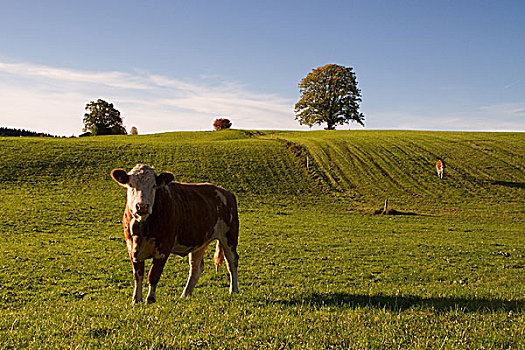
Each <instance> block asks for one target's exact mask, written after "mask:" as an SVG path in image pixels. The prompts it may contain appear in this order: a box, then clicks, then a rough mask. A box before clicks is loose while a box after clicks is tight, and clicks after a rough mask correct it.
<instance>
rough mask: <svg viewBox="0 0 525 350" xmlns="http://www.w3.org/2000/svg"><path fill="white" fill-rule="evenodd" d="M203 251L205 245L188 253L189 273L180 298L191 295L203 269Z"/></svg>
mask: <svg viewBox="0 0 525 350" xmlns="http://www.w3.org/2000/svg"><path fill="white" fill-rule="evenodd" d="M205 251H206V247H204V248H202V249H200V250H197V251H195V252H192V253H190V254H189V256H188V260H189V263H190V273H189V276H188V282H187V283H186V287H184V291H183V292H182V295H181V296H180V297H181V298H183V297H187V296H190V295H191V293H192V292H193V288H195V285H196V284H197V281H198V280H199V278H200V277H201V274H202V271H204V252H205Z"/></svg>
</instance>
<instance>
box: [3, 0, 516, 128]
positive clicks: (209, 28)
mask: <svg viewBox="0 0 525 350" xmlns="http://www.w3.org/2000/svg"><path fill="white" fill-rule="evenodd" d="M0 8H1V11H0V126H8V127H17V128H25V129H30V130H38V131H45V132H49V133H52V134H59V135H72V134H79V133H80V132H81V129H82V116H83V113H84V107H85V104H86V103H87V102H89V101H91V100H96V99H98V98H102V99H105V100H107V101H109V102H112V103H114V105H115V106H116V107H117V108H118V109H119V110H120V111H121V113H122V116H123V117H124V123H125V125H126V126H127V127H128V129H129V127H131V126H133V125H135V126H137V127H138V129H139V133H154V132H162V131H172V130H210V129H212V126H211V124H212V122H213V120H214V119H215V118H217V117H223V116H225V117H227V118H229V119H231V120H232V122H233V127H234V128H243V129H298V130H308V127H305V126H299V124H298V123H297V121H295V119H294V114H293V106H294V104H295V103H296V102H297V100H298V99H299V91H298V88H297V85H298V83H299V82H300V80H301V79H302V78H303V77H304V76H306V74H307V73H308V72H310V71H311V70H312V69H313V68H315V67H318V66H322V65H325V64H327V63H337V64H341V65H345V66H352V67H354V70H355V72H356V75H357V80H358V82H359V88H360V89H361V91H362V95H363V102H362V104H361V111H362V112H363V113H364V114H365V118H366V119H365V124H366V126H365V129H418V130H498V131H506V130H518V131H525V40H524V39H523V38H525V2H524V1H521V0H517V1H505V0H502V1H484V0H478V1H468V0H465V1H461V0H457V1H445V0H442V1H432V0H421V1H416V0H412V1H374V0H371V1H335V0H325V1H308V0H304V1H287V0H278V1H272V0H271V1H248V0H245V1H237V0H231V1H228V0H224V1H220V0H215V1H198V0H196V1H176V0H173V1H111V0H105V1H98V0H94V1H89V2H85V1H73V0H69V1H24V0H19V1H4V0H0ZM323 127H324V126H323ZM323 127H319V128H320V129H322V128H323ZM349 128H351V129H362V127H361V126H358V125H356V124H352V125H350V126H347V125H346V126H343V127H339V129H349Z"/></svg>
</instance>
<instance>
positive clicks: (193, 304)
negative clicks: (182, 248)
mask: <svg viewBox="0 0 525 350" xmlns="http://www.w3.org/2000/svg"><path fill="white" fill-rule="evenodd" d="M439 158H441V159H443V160H444V161H445V163H446V166H447V167H446V170H445V172H446V174H445V178H444V179H443V180H441V179H439V178H438V177H437V176H436V175H435V169H434V164H435V162H436V160H437V159H439ZM0 160H1V166H0V198H1V204H2V205H1V210H0V237H1V240H0V267H1V269H0V349H2V350H4V349H25V348H30V349H56V348H60V349H102V348H107V349H330V348H336V349H339V348H341V349H382V348H401V349H406V348H415V349H458V348H460V349H495V348H497V349H500V348H501V349H510V348H512V349H519V348H525V216H524V214H525V134H524V133H455V132H415V131H412V132H408V131H335V132H326V131H323V132H321V131H320V132H291V131H290V132H288V131H275V132H260V131H240V130H225V131H221V132H179V133H166V134H156V135H145V136H101V137H92V138H79V139H47V138H0ZM307 162H308V168H307V166H306V165H307ZM137 163H146V164H149V165H153V166H155V168H156V169H157V170H159V171H171V172H173V174H174V175H175V178H176V181H181V182H212V183H215V184H219V185H221V186H223V187H225V188H226V189H229V190H231V191H232V192H234V193H235V194H236V196H237V198H238V202H239V216H240V221H241V230H240V240H239V247H238V252H239V255H240V261H239V288H240V293H239V294H236V295H232V296H229V294H228V285H229V281H228V277H227V273H226V269H224V268H223V269H222V270H221V271H220V273H219V274H215V271H214V268H213V263H212V254H213V249H209V251H208V252H207V257H206V259H205V263H206V269H205V272H204V273H203V276H202V277H201V279H200V281H199V283H198V284H197V287H196V289H195V291H194V295H193V296H192V297H191V298H188V299H179V295H180V293H181V292H182V289H183V287H184V284H185V282H186V278H187V274H188V263H187V259H181V258H179V257H177V256H172V257H171V258H170V260H169V261H168V264H167V266H166V269H165V270H164V273H163V275H162V278H161V282H160V284H159V287H158V289H157V300H158V302H157V303H156V304H153V305H148V306H146V305H134V306H133V305H131V304H130V302H131V294H132V288H133V279H132V268H131V263H130V262H129V258H128V257H127V252H126V247H125V244H124V240H123V234H122V227H121V223H120V221H121V218H122V212H123V207H124V204H125V196H126V194H125V190H123V189H122V188H121V187H120V186H118V185H117V184H116V183H114V182H113V181H112V180H111V178H110V176H109V172H110V171H111V170H112V169H114V168H125V169H127V170H129V169H130V168H131V167H133V166H134V165H135V164H137ZM385 198H388V199H389V203H390V206H391V207H392V208H394V209H396V210H398V211H399V212H402V213H404V214H407V215H396V216H384V215H373V212H374V211H375V210H376V209H381V208H382V207H383V203H384V200H385Z"/></svg>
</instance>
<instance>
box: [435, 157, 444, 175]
mask: <svg viewBox="0 0 525 350" xmlns="http://www.w3.org/2000/svg"><path fill="white" fill-rule="evenodd" d="M436 171H437V174H438V176H439V177H440V178H441V179H442V178H443V175H445V163H443V161H442V160H438V161H437V163H436Z"/></svg>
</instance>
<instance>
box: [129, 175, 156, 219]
mask: <svg viewBox="0 0 525 350" xmlns="http://www.w3.org/2000/svg"><path fill="white" fill-rule="evenodd" d="M128 175H129V181H128V186H127V188H128V208H129V210H130V211H131V214H132V215H133V216H134V217H135V219H137V221H138V222H141V221H145V220H146V219H147V218H148V216H150V215H151V213H152V212H153V203H155V190H156V179H157V174H155V171H154V170H153V169H152V168H150V167H148V166H138V165H137V166H136V167H134V168H133V169H131V171H130V172H129V173H128Z"/></svg>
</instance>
